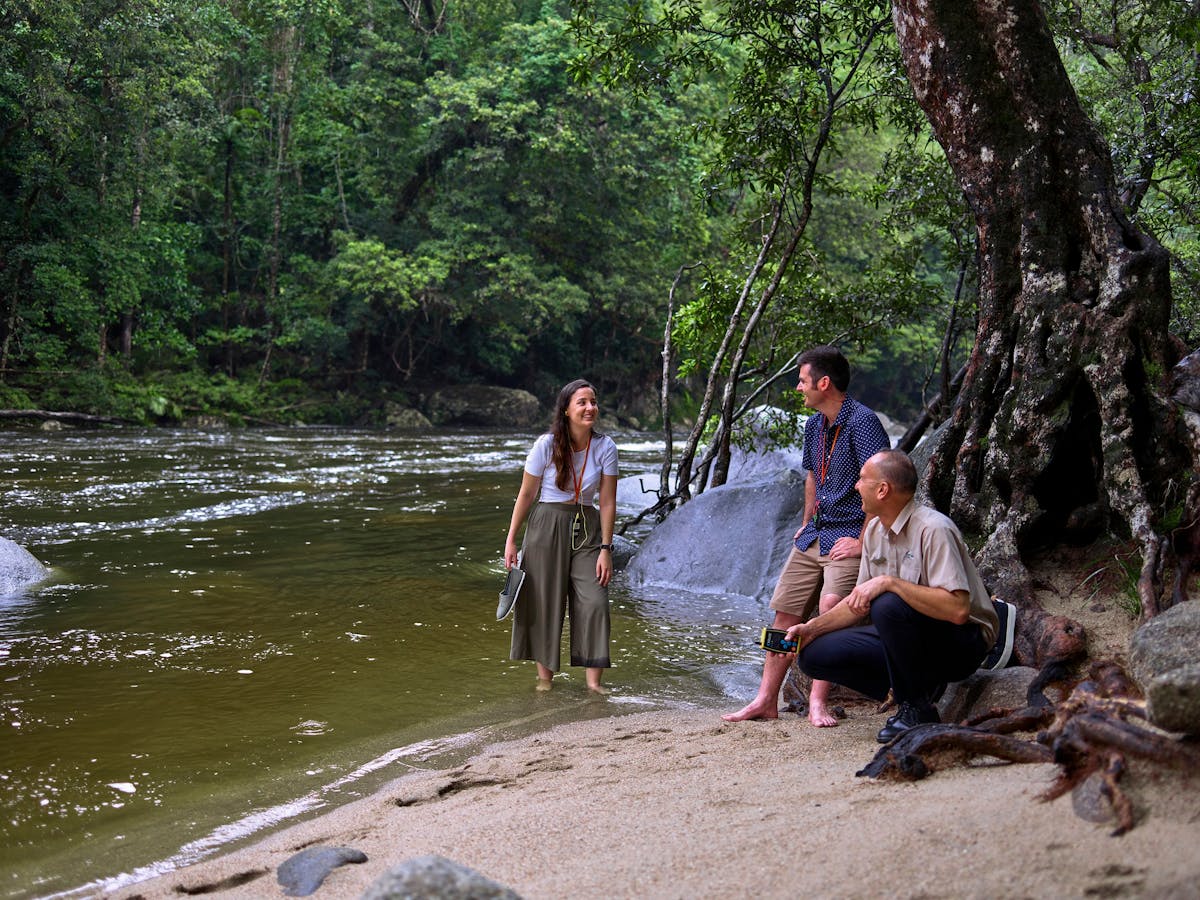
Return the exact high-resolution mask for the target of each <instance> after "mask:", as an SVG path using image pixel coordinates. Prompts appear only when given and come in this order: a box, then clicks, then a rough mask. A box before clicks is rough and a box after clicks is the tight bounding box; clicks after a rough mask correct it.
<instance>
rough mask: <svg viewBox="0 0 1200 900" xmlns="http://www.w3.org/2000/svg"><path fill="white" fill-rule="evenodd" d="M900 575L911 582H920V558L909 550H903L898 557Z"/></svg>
mask: <svg viewBox="0 0 1200 900" xmlns="http://www.w3.org/2000/svg"><path fill="white" fill-rule="evenodd" d="M899 568H900V573H899V574H900V577H901V578H902V579H904V580H905V581H911V582H912V583H913V584H920V583H921V559H920V557H918V556H917V555H916V554H915V553H913V552H912V551H911V550H906V551H904V554H903V555H902V556H901V557H900V567H899Z"/></svg>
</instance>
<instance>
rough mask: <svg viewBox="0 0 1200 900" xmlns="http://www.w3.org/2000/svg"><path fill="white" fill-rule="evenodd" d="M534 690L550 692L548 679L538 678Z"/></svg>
mask: <svg viewBox="0 0 1200 900" xmlns="http://www.w3.org/2000/svg"><path fill="white" fill-rule="evenodd" d="M536 690H539V691H548V690H550V679H549V678H539V679H538V680H537V688H536Z"/></svg>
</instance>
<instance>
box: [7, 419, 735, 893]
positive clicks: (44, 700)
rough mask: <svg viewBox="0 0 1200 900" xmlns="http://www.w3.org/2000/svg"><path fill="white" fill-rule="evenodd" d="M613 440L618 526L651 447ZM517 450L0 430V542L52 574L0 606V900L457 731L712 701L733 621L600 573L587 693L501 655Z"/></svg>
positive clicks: (160, 846) (410, 439)
mask: <svg viewBox="0 0 1200 900" xmlns="http://www.w3.org/2000/svg"><path fill="white" fill-rule="evenodd" d="M615 437H616V438H617V443H618V446H619V447H620V449H621V462H622V475H623V476H625V477H626V478H628V480H627V481H623V484H622V493H621V497H622V502H621V504H620V510H619V511H620V514H621V515H622V516H630V515H633V514H635V513H636V512H637V511H638V510H639V509H640V505H641V500H640V497H638V496H637V490H636V482H637V475H638V474H643V473H646V474H648V473H653V472H656V471H657V468H658V466H659V465H660V462H661V460H660V456H659V454H660V451H661V448H660V446H659V444H658V442H657V441H655V440H654V439H653V438H647V437H645V436H640V435H621V434H617V435H615ZM531 440H532V435H530V434H509V433H484V434H480V433H475V432H438V433H435V434H432V435H420V436H398V435H395V434H388V433H381V432H367V431H345V430H331V429H311V430H310V429H299V430H280V431H229V432H193V431H186V432H185V431H177V432H173V431H151V430H146V431H141V430H115V431H114V430H104V431H68V432H60V433H47V434H44V433H42V432H38V431H32V430H30V431H24V430H10V431H4V432H0V536H3V537H7V538H9V539H11V540H14V541H16V542H17V543H19V544H21V545H23V546H24V547H26V548H27V549H29V550H30V551H31V552H33V553H34V554H35V555H36V556H38V557H39V558H40V559H42V560H43V561H45V562H46V563H47V564H48V565H50V566H51V567H52V577H51V579H50V580H49V581H47V582H46V583H44V584H41V585H38V586H37V587H35V588H33V589H30V590H27V591H25V592H23V593H20V594H18V595H15V596H8V597H3V598H0V685H2V688H0V725H2V727H3V732H2V736H0V747H2V748H3V752H2V753H0V797H3V815H2V818H0V873H3V874H2V875H0V878H3V879H4V880H3V881H0V896H7V897H14V898H15V897H39V896H50V895H54V894H56V893H61V892H70V893H72V894H74V893H77V891H76V890H75V889H77V888H79V887H80V886H83V885H90V887H85V888H84V889H83V890H82V891H80V892H78V893H83V894H87V893H94V892H96V891H98V890H100V889H101V888H102V887H104V886H109V887H111V886H113V885H119V884H120V883H122V882H128V881H129V880H132V879H133V878H140V877H144V876H146V875H149V874H152V873H153V872H155V871H160V870H162V869H163V868H169V867H171V866H175V865H178V864H181V863H184V862H187V861H189V860H192V859H195V858H198V857H200V856H203V855H205V854H207V853H210V852H212V851H213V850H215V849H219V848H221V847H226V846H229V845H230V842H236V841H237V840H239V839H245V838H246V837H248V836H251V835H254V834H256V833H260V832H261V830H262V829H263V828H266V827H270V826H272V825H274V824H278V823H282V822H287V821H292V820H294V818H295V817H296V816H300V815H303V814H306V813H309V812H311V811H314V810H317V809H320V808H323V807H327V806H328V805H330V804H334V803H338V802H342V801H345V800H348V799H352V798H353V797H354V796H357V795H359V794H360V793H361V792H363V791H365V790H369V789H370V788H371V787H372V786H375V785H377V784H378V783H380V781H382V780H384V779H388V778H395V777H398V776H400V775H403V774H404V773H405V772H406V771H408V770H410V769H411V768H412V767H414V766H417V767H420V766H429V765H435V764H436V765H441V764H442V763H443V762H444V761H445V760H446V759H447V758H450V757H452V756H453V754H455V753H456V752H457V753H464V754H465V753H467V752H469V750H470V749H471V747H473V746H477V745H478V743H479V742H481V741H485V740H493V739H497V738H499V737H503V736H508V735H511V734H515V733H521V732H524V731H528V730H532V729H533V728H536V727H540V726H541V725H543V724H549V723H551V722H553V721H559V720H561V719H563V718H572V717H574V718H578V717H583V716H596V715H609V714H612V713H614V712H620V711H622V710H625V709H634V708H645V707H646V706H653V705H655V704H665V703H681V702H694V701H696V700H699V699H703V695H704V693H705V691H710V692H711V691H713V690H715V689H714V688H712V686H711V683H710V681H709V680H708V679H706V678H705V677H702V675H703V673H704V672H706V671H711V670H712V668H713V667H714V666H720V665H721V664H722V663H723V662H731V661H734V660H744V659H745V657H746V649H745V623H746V611H745V610H722V609H709V608H703V609H700V608H696V607H694V606H693V607H692V608H687V607H686V606H681V605H680V603H679V602H675V601H673V600H672V599H671V598H666V599H663V598H658V599H655V598H645V597H643V598H633V597H630V596H628V595H627V594H626V593H625V592H624V591H623V590H622V589H621V588H620V586H619V585H618V586H617V588H616V589H615V590H614V591H613V594H612V599H613V662H614V665H615V668H614V670H613V671H612V673H611V674H610V677H609V678H608V679H607V681H608V682H609V683H610V684H612V685H613V686H614V687H615V691H614V694H613V695H612V696H611V697H610V698H608V699H607V700H603V699H597V698H591V697H589V696H588V695H587V694H586V691H584V690H583V687H582V675H581V674H579V675H572V676H569V677H568V678H567V679H566V680H564V682H563V683H562V684H560V685H559V686H557V687H556V688H555V690H554V691H552V692H550V693H549V694H538V693H536V692H534V691H533V690H532V684H533V670H532V664H518V663H512V662H510V661H509V660H508V658H507V657H508V625H507V623H497V622H496V621H495V602H496V593H497V591H498V590H499V587H500V583H501V582H502V580H503V578H502V573H503V569H502V566H501V564H500V554H501V550H502V546H503V541H504V536H505V532H506V530H507V527H508V519H509V515H510V513H511V509H512V501H513V498H514V496H515V493H516V488H517V485H518V484H519V482H520V470H521V464H522V461H523V459H524V455H525V452H526V450H527V449H528V446H529V444H530V442H531ZM568 671H569V670H568ZM709 699H711V694H710V695H709Z"/></svg>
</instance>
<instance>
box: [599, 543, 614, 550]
mask: <svg viewBox="0 0 1200 900" xmlns="http://www.w3.org/2000/svg"><path fill="white" fill-rule="evenodd" d="M600 549H601V550H611V549H612V544H601V545H600Z"/></svg>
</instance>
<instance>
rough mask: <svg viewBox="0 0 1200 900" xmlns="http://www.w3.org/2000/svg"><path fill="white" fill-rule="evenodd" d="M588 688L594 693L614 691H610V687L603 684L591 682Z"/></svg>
mask: <svg viewBox="0 0 1200 900" xmlns="http://www.w3.org/2000/svg"><path fill="white" fill-rule="evenodd" d="M587 688H588V690H589V691H591V692H592V693H593V694H611V693H612V691H610V690H609V689H608V688H606V687H605V686H604V685H602V684H589V685H588V686H587Z"/></svg>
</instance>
